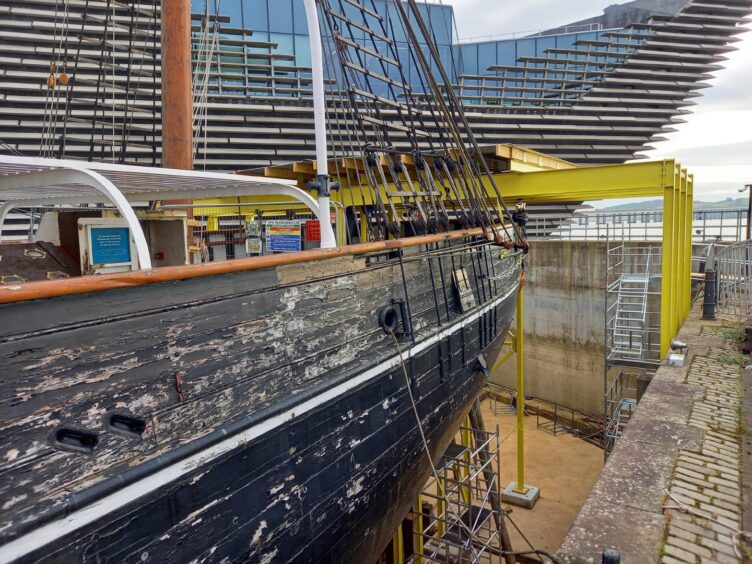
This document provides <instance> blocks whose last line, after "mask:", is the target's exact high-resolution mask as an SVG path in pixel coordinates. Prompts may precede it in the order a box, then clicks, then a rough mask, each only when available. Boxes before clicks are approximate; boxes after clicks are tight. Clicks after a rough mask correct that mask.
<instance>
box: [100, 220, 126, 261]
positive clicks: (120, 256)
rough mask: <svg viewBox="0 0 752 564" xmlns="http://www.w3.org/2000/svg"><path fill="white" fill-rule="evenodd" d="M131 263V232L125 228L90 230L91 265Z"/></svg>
mask: <svg viewBox="0 0 752 564" xmlns="http://www.w3.org/2000/svg"><path fill="white" fill-rule="evenodd" d="M124 262H131V232H130V230H129V229H128V228H127V227H92V228H91V263H92V264H118V263H124Z"/></svg>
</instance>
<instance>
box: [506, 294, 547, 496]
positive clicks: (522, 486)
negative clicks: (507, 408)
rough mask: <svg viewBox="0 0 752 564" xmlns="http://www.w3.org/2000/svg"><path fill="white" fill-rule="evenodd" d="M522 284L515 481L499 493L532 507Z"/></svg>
mask: <svg viewBox="0 0 752 564" xmlns="http://www.w3.org/2000/svg"><path fill="white" fill-rule="evenodd" d="M523 288H524V286H523V285H522V284H521V285H520V289H519V291H518V292H517V310H516V312H515V317H516V318H517V328H516V330H515V349H516V351H517V406H516V408H517V481H516V482H512V483H511V484H509V485H508V486H507V487H506V489H505V490H504V493H502V494H501V499H502V501H504V502H506V503H511V504H512V505H518V506H520V507H525V508H527V509H532V508H533V506H534V505H535V502H536V501H538V498H539V497H540V490H539V489H538V488H536V487H535V486H529V485H527V483H526V482H525V349H524V346H523V345H524V329H525V323H524V319H525V310H524V307H523V306H524V303H525V299H524V291H523Z"/></svg>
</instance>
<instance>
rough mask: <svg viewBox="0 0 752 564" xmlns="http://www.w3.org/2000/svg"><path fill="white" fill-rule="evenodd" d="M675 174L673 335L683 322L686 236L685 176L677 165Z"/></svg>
mask: <svg viewBox="0 0 752 564" xmlns="http://www.w3.org/2000/svg"><path fill="white" fill-rule="evenodd" d="M677 173H678V175H679V184H678V186H677V191H676V194H677V202H678V205H677V206H676V247H675V248H674V255H676V263H675V264H676V270H675V273H676V285H675V291H674V327H675V330H674V333H673V334H674V335H676V333H678V331H679V327H681V324H682V322H683V321H684V239H685V236H686V233H685V222H686V221H687V209H686V206H687V198H686V196H687V174H686V171H685V170H682V169H681V167H680V166H679V165H677Z"/></svg>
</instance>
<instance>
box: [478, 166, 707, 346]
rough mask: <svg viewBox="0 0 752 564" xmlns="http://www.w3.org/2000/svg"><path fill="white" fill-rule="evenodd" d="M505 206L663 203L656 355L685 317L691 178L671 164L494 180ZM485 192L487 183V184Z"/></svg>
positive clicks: (510, 175) (515, 175)
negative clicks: (581, 202) (519, 203)
mask: <svg viewBox="0 0 752 564" xmlns="http://www.w3.org/2000/svg"><path fill="white" fill-rule="evenodd" d="M495 180H496V182H497V183H498V184H499V185H500V186H501V188H502V192H503V193H504V196H505V197H506V198H508V199H509V200H510V201H514V200H517V199H523V200H525V201H526V202H529V203H531V202H571V201H577V200H605V199H611V198H630V197H634V198H636V197H651V196H652V197H662V198H663V245H662V256H663V262H662V273H661V278H662V284H661V355H665V354H666V352H667V351H668V348H669V346H670V344H671V339H673V337H674V336H675V335H676V333H677V332H678V330H679V327H680V326H681V324H682V323H683V322H684V320H685V319H686V317H687V315H688V314H689V308H690V282H691V280H690V278H691V264H692V197H693V192H694V178H693V176H692V175H691V174H688V173H687V171H686V169H683V168H682V167H681V165H679V164H678V163H677V162H676V161H675V160H673V159H665V160H662V161H645V162H639V163H629V164H623V165H606V166H593V167H583V168H572V169H564V170H546V171H541V172H528V173H507V174H499V175H496V179H495ZM489 189H490V183H489Z"/></svg>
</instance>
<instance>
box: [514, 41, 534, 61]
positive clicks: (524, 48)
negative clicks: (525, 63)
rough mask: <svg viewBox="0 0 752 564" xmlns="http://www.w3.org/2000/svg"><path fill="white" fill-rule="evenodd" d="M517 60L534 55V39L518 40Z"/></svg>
mask: <svg viewBox="0 0 752 564" xmlns="http://www.w3.org/2000/svg"><path fill="white" fill-rule="evenodd" d="M516 43H517V58H518V59H519V58H520V57H532V56H534V55H535V39H518V40H517V41H516Z"/></svg>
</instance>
